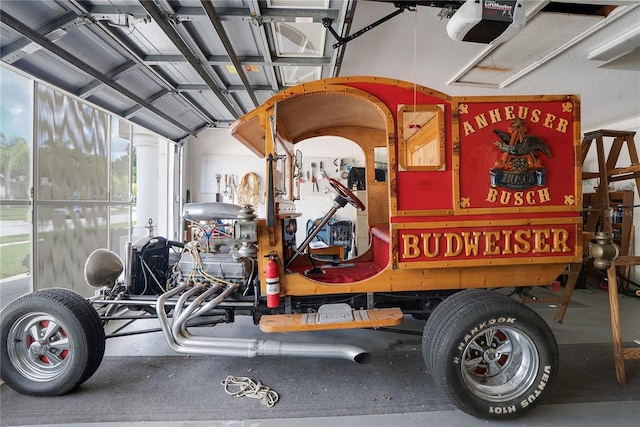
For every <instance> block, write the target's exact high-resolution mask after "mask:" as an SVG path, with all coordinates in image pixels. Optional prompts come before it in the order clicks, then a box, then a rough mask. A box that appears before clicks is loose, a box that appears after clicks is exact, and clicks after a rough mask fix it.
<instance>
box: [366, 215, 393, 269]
mask: <svg viewBox="0 0 640 427" xmlns="http://www.w3.org/2000/svg"><path fill="white" fill-rule="evenodd" d="M369 232H370V233H371V248H372V249H373V262H374V263H375V264H376V266H377V267H378V268H380V269H381V270H382V269H384V268H386V266H387V264H389V244H390V243H391V238H390V236H389V229H388V228H386V227H380V226H373V227H371V229H370V230H369Z"/></svg>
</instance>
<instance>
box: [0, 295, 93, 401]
mask: <svg viewBox="0 0 640 427" xmlns="http://www.w3.org/2000/svg"><path fill="white" fill-rule="evenodd" d="M1 317H2V318H1V320H0V361H1V366H0V372H1V376H2V380H3V381H4V382H5V383H7V385H8V386H9V387H11V388H13V389H14V390H16V391H18V392H20V393H23V394H31V395H37V396H57V395H61V394H65V393H67V392H69V391H71V390H73V389H74V388H76V387H77V386H79V385H80V384H82V383H83V382H84V381H86V380H87V379H88V378H89V377H91V375H93V374H94V373H95V371H96V370H97V369H98V367H99V366H100V363H101V362H102V357H103V356H104V349H105V335H104V329H103V327H102V323H101V321H100V317H99V316H98V313H97V312H96V311H95V310H94V309H93V307H92V306H91V304H90V303H89V302H88V301H87V300H86V299H85V298H83V297H82V296H80V295H79V294H77V293H75V292H73V291H70V290H68V289H61V288H50V289H43V290H41V291H37V292H34V293H31V294H27V295H24V296H22V297H21V298H19V299H17V300H15V301H13V302H12V303H10V304H9V305H8V306H7V307H6V308H5V309H4V310H3V311H2V313H1Z"/></svg>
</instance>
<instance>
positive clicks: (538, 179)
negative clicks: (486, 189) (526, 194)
mask: <svg viewBox="0 0 640 427" xmlns="http://www.w3.org/2000/svg"><path fill="white" fill-rule="evenodd" d="M508 130H509V132H504V131H502V130H500V129H493V133H495V134H496V135H497V136H498V138H499V140H498V141H495V142H494V143H493V145H494V146H495V147H496V148H497V149H498V150H499V151H500V152H501V153H502V154H501V155H500V158H499V159H498V160H497V161H496V162H495V165H494V168H493V169H491V170H490V171H489V176H490V178H491V186H492V187H505V188H509V189H512V190H525V189H527V188H531V187H533V186H536V185H537V186H543V185H544V184H545V175H546V170H545V168H544V166H543V164H542V160H541V159H540V158H539V157H538V156H539V155H540V154H544V155H545V156H546V157H548V158H551V157H552V156H551V150H550V149H549V146H548V145H547V143H546V142H545V141H544V140H543V139H542V138H540V137H537V136H534V135H526V131H527V127H526V125H525V124H524V121H523V120H522V119H519V118H517V119H514V120H513V121H512V122H511V126H509V128H508Z"/></svg>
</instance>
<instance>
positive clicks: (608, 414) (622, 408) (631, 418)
mask: <svg viewBox="0 0 640 427" xmlns="http://www.w3.org/2000/svg"><path fill="white" fill-rule="evenodd" d="M16 283H18V284H16ZM22 283H24V281H22ZM27 283H28V282H27ZM5 285H6V286H5ZM0 291H2V292H1V293H2V294H5V292H8V293H10V295H11V296H7V295H6V294H5V295H4V297H3V298H2V305H6V304H7V303H8V302H9V301H10V300H11V299H13V298H14V297H15V296H17V295H19V294H21V293H22V292H24V290H23V288H22V287H21V286H20V285H19V282H11V283H0ZM539 292H547V291H546V290H540V291H539ZM534 295H535V291H534ZM572 303H573V304H574V305H573V307H572V306H570V307H569V309H568V311H567V314H566V316H565V319H564V321H563V323H557V322H555V321H554V320H553V317H554V314H555V309H554V307H553V306H549V305H547V304H532V308H534V309H536V311H538V313H540V314H541V315H542V317H543V318H544V319H545V320H546V321H547V322H548V323H549V324H550V325H551V328H552V329H553V331H554V334H555V336H556V339H557V341H558V343H559V344H584V343H611V323H610V315H609V303H608V294H607V292H606V291H605V290H603V289H600V288H599V287H597V286H592V285H590V286H588V287H587V289H576V290H575V291H574V294H573V297H572ZM639 304H640V298H634V297H625V296H621V297H620V311H621V325H622V335H623V341H624V342H627V343H628V342H633V341H634V340H640V310H638V305H639ZM154 326H156V325H155V324H154ZM422 326H423V322H419V321H413V320H412V319H408V321H406V322H405V324H404V325H403V328H405V329H415V330H420V329H421V328H422ZM139 327H141V326H140V325H138V326H137V328H139ZM255 329H256V327H255V326H253V324H252V323H251V322H249V321H248V319H241V318H239V319H237V321H236V323H234V324H233V325H230V327H229V328H228V329H227V328H225V330H226V333H228V334H229V335H230V336H231V335H233V336H247V335H248V336H251V335H252V334H255ZM294 335H295V336H296V338H295V339H300V340H301V341H302V342H305V341H307V340H310V339H312V336H313V335H312V333H300V334H289V335H288V336H289V337H292V336H294ZM383 335H384V336H385V337H386V336H387V335H391V336H397V334H383ZM348 337H349V338H348V339H349V340H350V341H351V343H357V345H358V346H362V347H363V348H367V349H368V350H372V347H374V348H375V347H376V346H378V347H384V346H388V345H389V342H387V341H385V340H386V339H387V338H382V339H376V341H372V340H368V341H367V342H364V343H363V342H361V341H358V339H359V338H361V336H360V335H359V331H358V330H353V331H350V333H349V335H348ZM344 338H345V335H344V333H342V334H339V335H338V334H337V339H343V340H344ZM289 341H291V338H289ZM639 346H640V345H639ZM105 355H106V356H118V355H136V356H143V355H150V356H154V355H155V356H158V355H167V356H171V355H175V353H173V352H172V351H171V350H170V349H169V348H168V346H167V344H166V342H165V340H164V337H163V336H162V334H161V333H152V334H147V335H143V336H135V337H124V338H114V339H110V340H108V341H107V349H106V353H105ZM611 363H612V364H613V355H612V357H611ZM636 366H637V365H636ZM621 387H622V386H621ZM638 400H640V396H629V400H628V401H622V402H621V401H618V402H597V403H594V402H589V403H584V404H556V405H554V404H545V405H541V406H539V407H538V408H536V409H535V410H534V411H532V412H531V413H530V414H527V416H525V417H523V418H519V419H516V420H512V421H500V422H497V421H485V420H480V419H476V418H473V417H470V416H468V415H466V414H465V413H463V412H461V411H457V410H454V411H435V412H434V411H432V412H417V413H402V414H385V415H364V416H348V417H347V416H343V417H321V418H305V419H298V418H295V419H294V418H281V419H273V418H272V419H250V420H218V421H214V420H212V421H204V422H200V421H188V420H185V421H180V422H175V421H173V422H162V423H158V422H153V423H146V422H138V423H127V424H126V425H131V426H136V427H146V426H151V425H153V426H159V427H200V426H213V427H221V426H234V427H249V426H251V427H272V426H273V427H276V426H277V427H288V426H300V425H304V426H310V427H314V426H323V427H332V426H347V425H348V426H383V425H384V426H388V425H394V426H398V427H400V426H417V425H420V426H459V427H468V426H469V427H470V426H485V427H490V426H498V425H499V426H501V427H505V426H547V425H562V426H581V427H589V426H603V425H620V426H638V425H640V411H639V410H638ZM0 421H1V420H0ZM0 424H1V422H0ZM63 425H67V424H55V426H58V427H60V426H63ZM122 425H123V424H122V423H90V424H73V426H74V427H81V426H87V427H89V426H91V427H112V426H122ZM47 426H48V427H53V426H54V424H51V425H47Z"/></svg>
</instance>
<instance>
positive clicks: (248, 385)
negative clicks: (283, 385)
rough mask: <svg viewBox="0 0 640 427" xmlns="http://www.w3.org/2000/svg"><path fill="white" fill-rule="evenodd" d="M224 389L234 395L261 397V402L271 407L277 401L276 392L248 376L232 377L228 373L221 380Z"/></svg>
mask: <svg viewBox="0 0 640 427" xmlns="http://www.w3.org/2000/svg"><path fill="white" fill-rule="evenodd" d="M221 384H222V385H223V386H224V391H225V392H226V393H227V394H229V395H231V396H234V397H243V396H246V397H252V398H254V399H261V400H262V404H263V405H266V406H267V407H269V408H271V407H272V406H273V405H275V404H276V402H277V401H278V398H279V396H278V393H276V392H275V391H273V390H271V389H270V388H269V387H267V386H265V385H263V384H262V383H261V382H260V381H255V380H252V379H251V378H248V377H234V376H231V375H229V376H228V377H227V378H226V379H224V380H222V381H221Z"/></svg>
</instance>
